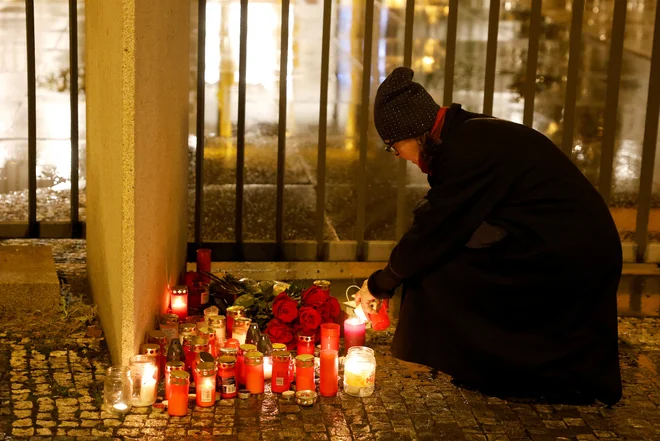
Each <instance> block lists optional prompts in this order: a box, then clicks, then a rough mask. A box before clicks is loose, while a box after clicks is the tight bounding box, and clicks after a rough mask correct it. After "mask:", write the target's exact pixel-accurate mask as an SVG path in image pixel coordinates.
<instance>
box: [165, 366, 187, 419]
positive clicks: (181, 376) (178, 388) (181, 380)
mask: <svg viewBox="0 0 660 441" xmlns="http://www.w3.org/2000/svg"><path fill="white" fill-rule="evenodd" d="M170 383H171V384H170V396H169V398H168V399H167V402H168V404H167V413H168V414H169V415H170V416H186V414H187V413H188V392H189V391H190V374H189V373H188V372H186V371H173V372H172V375H171V379H170Z"/></svg>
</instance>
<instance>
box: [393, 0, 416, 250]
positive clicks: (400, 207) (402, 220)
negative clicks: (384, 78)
mask: <svg viewBox="0 0 660 441" xmlns="http://www.w3.org/2000/svg"><path fill="white" fill-rule="evenodd" d="M414 23H415V0H407V1H406V24H405V30H404V35H405V36H404V40H403V65H404V66H406V67H411V66H412V52H413V25H414ZM397 163H398V164H397V173H396V184H397V195H396V231H395V233H394V234H395V239H396V240H399V239H400V238H401V236H403V233H404V232H405V228H406V218H407V215H408V214H407V213H406V161H405V160H404V159H398V161H397Z"/></svg>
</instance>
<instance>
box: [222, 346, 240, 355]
mask: <svg viewBox="0 0 660 441" xmlns="http://www.w3.org/2000/svg"><path fill="white" fill-rule="evenodd" d="M220 353H221V354H222V355H224V356H231V357H236V355H238V349H236V348H220Z"/></svg>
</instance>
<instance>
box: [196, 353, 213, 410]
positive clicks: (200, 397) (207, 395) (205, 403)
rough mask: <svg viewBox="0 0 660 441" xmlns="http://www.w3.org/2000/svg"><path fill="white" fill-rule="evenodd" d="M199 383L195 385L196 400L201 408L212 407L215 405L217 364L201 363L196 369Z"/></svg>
mask: <svg viewBox="0 0 660 441" xmlns="http://www.w3.org/2000/svg"><path fill="white" fill-rule="evenodd" d="M195 372H196V373H197V381H196V383H195V389H196V392H197V393H196V400H197V405H198V406H199V407H210V406H213V405H214V404H215V380H216V372H215V364H214V363H210V362H205V363H200V364H198V365H197V368H196V369H195Z"/></svg>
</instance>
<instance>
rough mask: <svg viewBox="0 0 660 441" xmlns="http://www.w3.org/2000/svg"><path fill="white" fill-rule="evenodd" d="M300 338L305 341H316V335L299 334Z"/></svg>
mask: <svg viewBox="0 0 660 441" xmlns="http://www.w3.org/2000/svg"><path fill="white" fill-rule="evenodd" d="M298 340H299V341H301V342H304V343H311V342H313V341H314V335H308V334H298Z"/></svg>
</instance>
